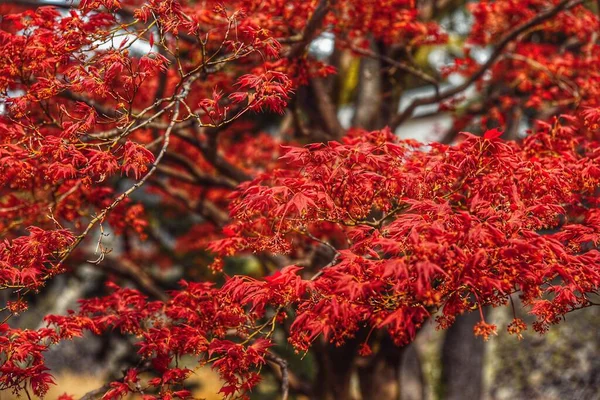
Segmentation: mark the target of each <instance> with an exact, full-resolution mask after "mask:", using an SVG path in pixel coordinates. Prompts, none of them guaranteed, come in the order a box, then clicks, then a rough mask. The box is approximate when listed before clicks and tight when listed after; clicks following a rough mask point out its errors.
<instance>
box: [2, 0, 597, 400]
mask: <svg viewBox="0 0 600 400" xmlns="http://www.w3.org/2000/svg"><path fill="white" fill-rule="evenodd" d="M201 3H202V4H199V3H197V2H186V1H176V0H169V1H157V0H149V1H144V2H140V1H120V0H85V1H81V2H80V4H79V7H78V8H73V9H68V10H66V9H59V8H54V7H50V6H41V7H35V8H34V9H31V8H28V7H27V6H20V5H19V4H18V2H15V5H14V6H12V5H11V6H9V12H6V14H7V15H3V18H2V22H1V23H0V28H1V29H0V53H1V54H2V57H1V58H0V101H1V105H2V109H1V112H0V232H2V237H3V241H2V243H0V290H3V291H5V293H6V298H9V299H10V300H9V301H8V303H7V304H6V306H3V307H2V308H0V312H2V317H1V319H0V390H12V391H13V392H14V393H17V394H19V393H21V392H26V393H27V394H29V392H28V390H29V388H30V389H31V390H32V391H33V393H34V394H35V395H36V396H43V395H44V394H45V393H46V392H47V391H48V390H49V388H50V385H52V384H53V379H52V376H51V375H50V372H49V371H48V369H47V367H46V365H45V362H44V352H46V351H47V350H48V349H49V348H50V347H51V346H53V345H55V344H58V343H59V342H61V341H65V340H70V339H73V338H82V337H84V334H85V333H86V332H88V334H92V335H96V336H101V335H106V334H109V333H111V332H116V333H118V334H119V335H121V336H124V337H128V338H130V339H131V340H132V341H133V342H135V344H136V346H137V355H136V357H137V358H138V360H139V363H138V364H137V365H131V366H130V368H128V369H127V371H126V372H125V373H124V374H123V376H122V377H121V378H120V379H118V380H115V381H113V382H111V383H110V384H109V385H107V386H106V390H104V392H103V393H102V395H103V396H104V397H103V398H105V399H120V398H123V397H125V396H127V395H130V394H141V395H142V396H143V398H144V399H155V398H156V399H158V398H160V399H173V398H181V399H187V398H191V397H192V395H191V392H190V390H189V387H188V386H187V384H188V382H187V381H188V379H189V378H190V376H191V375H192V374H193V373H194V370H195V369H196V368H200V367H204V366H210V367H212V368H213V369H214V370H215V371H216V372H217V373H218V374H219V376H220V377H221V379H222V380H223V383H224V384H223V386H222V389H221V393H222V394H223V397H226V398H247V397H248V395H249V393H250V392H251V391H252V390H253V389H255V388H256V386H257V385H258V383H259V381H260V379H261V373H263V367H265V366H267V365H269V366H271V367H272V366H276V368H277V369H278V371H279V374H280V375H281V381H282V390H283V393H284V397H285V396H287V391H288V389H289V388H288V387H287V386H286V385H288V383H289V382H287V381H288V373H289V371H288V365H287V363H286V362H285V360H282V358H281V357H279V356H278V355H277V354H276V352H277V350H280V349H281V347H284V346H285V345H286V343H289V344H290V346H291V348H293V350H294V351H296V352H297V353H301V354H305V353H306V352H309V351H311V349H312V345H313V344H314V343H315V341H316V340H323V341H324V342H327V343H332V344H334V345H342V344H344V343H345V342H347V341H348V340H349V339H354V338H356V337H365V338H364V340H362V344H361V345H360V350H359V353H360V355H361V356H365V357H366V356H369V355H370V354H371V353H372V351H373V350H372V348H371V344H372V336H373V335H372V333H373V332H376V331H378V332H387V334H389V337H391V338H392V340H393V342H394V343H395V344H397V345H399V346H401V345H405V344H407V343H409V342H411V341H412V340H413V339H414V337H415V335H416V333H417V332H418V331H419V329H420V327H421V326H422V325H423V324H424V323H425V321H427V320H429V319H431V318H435V319H436V321H437V324H438V326H439V327H440V328H447V327H449V326H450V325H451V324H452V323H453V322H454V321H455V319H456V317H457V316H459V315H461V314H463V313H466V312H470V311H478V310H479V311H480V312H481V310H482V308H483V307H485V306H488V305H492V306H500V305H506V304H508V303H511V304H512V302H511V296H513V295H517V294H518V296H520V298H521V300H522V303H523V304H524V306H525V308H526V309H527V311H528V312H529V313H530V314H532V315H533V316H534V317H535V319H536V321H535V322H534V323H533V328H534V329H535V330H536V331H538V332H541V333H543V332H545V331H547V330H548V329H549V327H550V326H551V325H553V324H556V323H558V322H560V321H561V319H562V318H564V315H565V314H567V313H569V312H571V311H574V310H577V309H581V308H584V307H588V306H590V305H592V303H591V301H590V298H589V295H590V294H591V293H595V292H597V290H598V288H599V286H600V253H599V252H598V244H599V243H600V211H599V208H598V206H599V204H600V199H599V194H600V165H599V164H600V146H599V142H600V129H599V123H600V104H598V103H597V102H598V100H597V99H598V98H600V96H599V95H600V79H599V78H600V76H599V75H598V71H597V68H596V66H597V63H598V61H599V60H598V59H597V57H598V54H600V51H598V50H600V49H598V44H597V43H596V42H597V29H598V25H599V20H598V18H597V16H596V15H595V14H594V13H592V12H591V10H590V9H589V7H586V6H585V5H583V4H582V2H581V1H576V0H572V1H550V0H530V1H526V2H522V1H520V2H519V1H514V0H502V1H494V2H491V1H479V2H475V3H473V4H472V5H470V6H469V9H470V12H471V13H472V15H473V17H474V25H473V27H472V30H471V33H470V35H469V37H468V40H467V43H468V46H475V45H480V46H486V45H490V46H496V50H497V53H498V54H496V55H494V54H492V57H491V58H490V59H489V61H487V62H486V63H484V64H483V65H480V64H478V63H477V62H475V60H474V58H472V57H471V51H470V50H471V49H470V48H469V47H467V48H466V51H465V52H464V54H463V56H462V57H461V58H457V59H456V60H455V63H454V66H453V67H451V68H447V70H446V71H445V72H446V73H458V74H462V75H464V76H465V77H467V81H466V82H465V84H463V86H464V87H463V89H461V90H464V89H466V88H467V87H469V86H470V85H471V84H475V87H476V88H477V90H476V91H477V93H478V95H481V94H482V93H485V92H486V91H491V89H490V88H491V87H492V86H494V85H495V86H500V87H501V88H500V89H499V92H497V94H496V95H494V96H491V97H490V98H489V99H487V100H488V101H489V104H488V106H489V107H488V108H487V110H486V111H487V113H486V115H484V116H483V117H482V118H480V119H479V120H477V119H476V118H475V117H476V116H475V115H469V114H468V113H467V115H466V116H463V118H457V120H456V124H455V125H456V126H457V127H459V126H461V124H462V125H465V124H466V123H467V122H472V121H475V120H477V123H478V124H479V126H480V127H483V128H484V129H482V132H484V133H483V135H481V136H476V135H473V134H469V133H463V134H462V135H461V137H460V138H459V140H457V142H456V143H455V144H452V145H448V144H441V143H432V144H427V145H426V144H423V143H419V142H417V141H414V140H403V139H400V138H398V137H397V136H396V135H395V133H394V132H393V131H392V129H389V128H382V129H375V130H364V129H360V128H353V129H350V130H348V131H347V132H346V130H345V129H343V128H341V130H342V131H343V134H344V135H341V134H339V135H337V136H336V133H335V132H336V129H335V127H333V128H331V126H330V125H331V124H330V123H329V122H328V121H327V120H326V119H325V118H321V119H319V118H317V120H318V124H317V125H319V128H320V126H324V128H323V130H325V131H327V130H329V131H328V132H327V135H325V137H321V138H320V139H319V140H311V139H312V136H310V135H311V133H310V132H308V134H307V133H306V132H305V131H306V130H307V129H306V127H305V126H304V125H303V122H304V119H307V118H309V117H311V112H310V110H309V111H307V112H306V115H302V112H301V109H300V106H299V104H300V102H301V99H302V96H306V93H309V97H310V96H312V97H311V100H312V98H317V97H319V95H320V93H319V92H318V90H317V89H318V86H316V85H315V82H322V79H324V78H327V77H331V76H332V75H333V74H334V73H335V72H336V71H335V68H334V67H333V66H331V65H329V64H328V63H327V62H324V61H323V60H316V59H314V58H313V57H312V56H311V55H310V53H309V52H308V51H307V48H308V46H309V45H310V43H311V42H312V41H313V39H315V38H316V37H317V36H318V35H319V34H321V33H322V32H325V31H329V32H330V33H333V35H334V37H335V42H336V43H335V45H336V47H337V49H338V50H340V51H342V50H343V51H350V52H351V53H352V54H354V55H356V54H362V55H364V54H365V53H364V52H365V51H366V50H365V49H370V48H371V44H372V43H374V42H376V43H377V44H378V45H379V46H382V47H384V46H394V45H398V46H400V47H402V48H404V49H408V50H407V51H406V54H404V55H403V57H405V58H406V59H407V60H409V61H410V59H411V57H412V55H411V54H410V53H411V52H412V49H414V48H416V47H418V46H433V45H439V44H443V43H445V42H446V40H447V39H448V35H447V34H446V32H445V30H444V29H443V28H442V27H441V26H440V25H439V24H438V23H437V22H435V20H433V19H431V18H429V17H427V16H425V15H424V13H423V12H422V11H421V10H420V9H419V7H417V4H415V3H416V2H415V1H408V0H394V1H389V0H385V1H384V0H369V1H360V2H356V1H316V0H315V1H306V2H304V1H293V2H290V1H284V0H268V1H251V0H236V1H231V2H227V4H225V5H224V4H221V2H218V1H204V2H201ZM524 3H526V5H524ZM3 7H4V6H3ZM2 12H3V13H4V12H5V10H4V8H3V9H2ZM542 17H544V18H546V19H542ZM512 27H516V30H514V31H511V29H512ZM507 32H508V33H507ZM515 32H516V33H515ZM563 36H567V37H572V38H573V41H572V42H569V43H566V44H565V43H562V44H561V45H559V44H557V42H558V41H557V40H556V38H557V37H563ZM509 44H510V46H509ZM507 46H508V47H509V49H508V50H507V51H506V52H505V53H503V51H504V50H506V48H507ZM368 51H370V50H368ZM367 54H370V53H367ZM582 54H583V55H582ZM380 61H381V60H380ZM388 61H389V58H388ZM391 61H392V63H393V65H394V67H397V68H398V69H399V70H402V71H405V72H407V73H411V74H416V76H417V77H419V79H421V80H425V81H427V82H430V81H431V79H432V78H431V77H429V75H428V74H427V73H426V72H422V71H421V72H418V71H417V69H416V67H413V66H411V65H409V64H410V63H409V64H406V63H403V62H396V61H394V60H391ZM411 62H412V61H411ZM488 64H489V65H488ZM438 86H439V85H438ZM438 86H436V95H435V97H434V98H433V100H432V101H431V102H430V103H439V102H441V101H444V100H447V103H448V104H444V105H443V106H444V107H445V108H446V109H447V110H453V109H455V108H456V107H458V106H457V99H456V97H455V96H454V95H453V94H459V93H460V91H461V90H458V89H451V90H449V91H443V92H439V87H438ZM311 90H312V92H311ZM495 93H496V92H495ZM319 98H320V97H319ZM320 99H321V100H323V99H322V98H320ZM317 100H319V99H317ZM317 100H315V101H316V102H317V103H319V104H317V106H318V107H320V108H323V107H326V106H327V104H326V103H327V102H324V101H320V102H319V101H317ZM428 101H429V100H427V99H425V100H423V99H420V100H419V99H417V100H416V102H415V103H413V104H411V105H410V106H409V107H408V108H407V109H406V110H407V111H403V114H400V115H399V116H398V117H394V118H392V121H391V122H390V125H391V126H392V127H396V126H397V125H398V124H399V123H401V122H402V120H403V119H404V118H405V117H406V118H407V117H410V116H411V115H412V114H411V113H412V112H413V111H414V109H415V107H417V106H418V105H419V104H418V102H421V103H422V104H423V105H425V104H427V102H428ZM311 104H312V103H311ZM547 109H551V110H552V113H551V114H552V116H550V117H547V118H538V120H537V121H536V122H535V123H534V124H533V125H532V126H531V128H532V129H531V130H530V131H528V133H527V134H526V135H525V137H524V138H522V140H520V141H507V140H504V138H503V136H505V133H504V132H502V131H501V130H498V129H487V128H488V125H489V124H490V123H491V122H493V121H496V122H498V123H499V125H500V126H502V125H505V123H507V121H508V120H509V119H510V118H509V116H510V115H513V114H511V113H514V112H515V111H516V110H517V111H518V110H521V111H522V112H528V113H538V112H540V111H542V110H547ZM523 110H524V111H523ZM258 114H266V115H264V116H261V115H258ZM535 115H536V116H537V115H538V114H535ZM334 117H335V116H334ZM261 118H264V119H265V120H267V122H266V123H265V125H267V127H268V129H270V130H272V129H271V128H272V125H273V123H272V121H279V120H280V119H281V120H282V121H283V123H282V126H283V128H281V130H282V132H280V134H273V133H272V132H270V131H269V132H268V133H267V132H265V131H264V129H262V127H260V126H258V128H257V123H256V121H258V120H260V119H261ZM290 121H293V122H290ZM398 121H399V122H398ZM339 130H340V129H337V131H339ZM296 131H297V132H299V134H294V132H296ZM328 138H331V139H335V140H327V139H328ZM307 142H315V143H311V144H306V145H303V144H304V143H307ZM144 200H147V201H144ZM142 203H144V204H142ZM153 206H155V208H159V209H160V210H159V211H158V212H156V210H152V207H153ZM148 208H149V209H148ZM165 221H167V222H169V223H171V225H169V223H166V222H165ZM173 221H175V222H176V223H181V226H183V228H182V227H181V226H177V227H173V226H174V225H175V223H174V222H173ZM161 224H162V225H166V226H167V228H165V231H168V234H165V231H160V232H158V231H157V229H156V226H157V225H161ZM162 225H161V226H162ZM169 229H170V230H169ZM182 231H183V232H182ZM106 232H111V233H112V234H114V235H118V236H119V237H121V238H123V239H122V242H120V243H121V244H122V246H120V247H122V249H117V250H116V251H115V252H114V253H116V255H113V254H111V249H110V246H109V245H108V244H107V243H106V242H105V240H106V236H107V235H109V233H106ZM169 235H171V236H172V237H171V236H169ZM165 237H168V239H167V240H165V239H164V238H165ZM173 238H174V240H171V239H173ZM144 241H145V242H144ZM173 243H174V244H173ZM171 244H172V246H171V247H170V245H171ZM90 249H91V250H90ZM90 253H93V258H94V260H90V257H89V255H90ZM250 256H251V257H253V258H252V259H256V260H259V261H260V263H261V265H262V266H263V267H264V271H261V273H259V274H246V275H235V276H229V275H226V274H221V273H220V272H221V271H222V270H223V269H224V268H226V267H229V266H230V264H231V261H232V260H234V259H240V257H246V259H250ZM190 260H191V262H190ZM86 263H87V264H92V265H94V266H96V267H98V268H100V269H101V268H102V267H103V266H107V268H108V266H112V267H113V271H116V272H118V273H117V274H110V273H109V275H110V276H109V278H108V279H106V280H107V284H106V285H105V286H106V291H107V294H106V295H104V296H98V297H94V298H83V299H81V300H80V301H79V305H78V307H77V309H76V310H74V311H68V312H66V313H64V315H47V316H45V318H44V321H45V323H46V324H47V325H46V327H44V328H41V329H21V328H17V327H16V326H15V325H14V324H13V321H14V319H13V317H14V316H17V315H18V314H20V313H23V312H25V311H26V310H27V308H28V306H29V304H30V303H31V301H32V299H33V298H35V297H36V295H37V294H38V293H39V292H41V291H43V290H44V289H45V288H46V287H47V286H48V285H50V284H52V281H53V278H55V277H56V276H57V275H59V274H64V273H72V272H73V271H76V270H77V269H78V268H79V267H80V266H81V265H82V264H86ZM113 263H116V264H119V263H120V264H122V265H120V267H115V266H114V264H113ZM189 264H192V267H190V265H189ZM147 266H148V267H147ZM154 266H158V267H161V271H162V270H168V269H173V270H177V269H178V268H179V269H185V270H186V271H185V274H186V276H185V278H186V279H184V280H181V281H180V282H179V284H178V286H177V289H174V287H175V285H174V284H170V285H165V287H168V288H169V289H170V290H169V291H167V292H165V291H162V290H161V289H160V288H157V286H156V285H155V283H154V281H153V279H152V276H151V273H150V272H151V271H150V270H151V267H154ZM146 267H147V268H146ZM204 267H206V268H204ZM203 269H212V271H214V272H215V275H214V276H211V277H209V278H206V275H203V274H202V272H201V271H202V270H203ZM199 271H200V272H199ZM212 271H211V272H212ZM104 272H106V271H104ZM123 275H124V276H125V277H126V278H128V279H130V280H131V281H132V282H134V283H135V285H136V287H137V288H135V289H134V288H131V287H128V286H127V285H123V284H121V283H123V282H124V281H123V280H121V281H120V282H119V283H120V285H119V284H116V283H114V282H112V281H119V277H122V276H123ZM257 275H261V276H257ZM215 276H216V278H215ZM213 281H217V283H215V282H213ZM99 290H104V289H99ZM151 297H152V298H151ZM506 328H507V330H508V332H509V333H512V334H515V335H517V336H520V335H521V333H522V332H523V331H525V330H526V329H528V324H527V323H526V322H525V321H524V320H523V319H520V318H517V317H516V315H515V319H514V320H513V321H511V322H510V323H509V324H508V326H507V327H506ZM496 330H497V327H496V326H495V325H494V324H492V323H490V322H488V321H486V320H485V319H484V314H483V312H481V321H480V322H479V323H478V324H477V325H476V326H475V328H474V333H475V334H476V335H478V336H482V337H483V338H484V339H488V337H490V336H491V335H494V334H495V333H496ZM360 331H366V332H367V335H366V336H364V335H362V336H361V335H359V334H358V333H359V332H360ZM83 340H85V339H83ZM186 357H187V359H192V360H193V365H187V364H186V365H185V366H184V365H183V364H180V360H182V359H183V358H186ZM61 398H65V399H67V398H70V397H69V396H68V395H66V394H65V395H64V396H62V397H61Z"/></svg>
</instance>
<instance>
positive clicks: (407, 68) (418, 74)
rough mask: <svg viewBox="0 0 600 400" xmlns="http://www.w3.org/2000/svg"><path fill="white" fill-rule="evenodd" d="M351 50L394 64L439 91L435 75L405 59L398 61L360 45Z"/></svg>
mask: <svg viewBox="0 0 600 400" xmlns="http://www.w3.org/2000/svg"><path fill="white" fill-rule="evenodd" d="M351 50H352V51H353V52H355V53H358V54H360V55H363V56H365V57H371V58H376V59H379V60H381V61H385V62H386V63H388V64H390V65H393V66H394V67H396V68H398V69H399V70H401V71H404V72H406V73H408V74H411V75H413V76H415V77H417V78H419V79H421V80H422V81H424V82H427V83H430V84H432V85H433V86H434V87H435V88H436V91H439V82H438V80H437V79H436V78H435V77H433V76H431V75H429V74H427V73H426V72H424V71H421V70H419V69H417V68H415V67H413V66H411V65H409V64H407V63H405V62H403V61H397V60H394V59H393V58H391V57H388V56H386V55H384V54H378V53H376V52H374V51H372V50H366V49H361V48H358V47H351Z"/></svg>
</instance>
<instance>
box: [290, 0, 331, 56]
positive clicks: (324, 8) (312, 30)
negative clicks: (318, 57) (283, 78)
mask: <svg viewBox="0 0 600 400" xmlns="http://www.w3.org/2000/svg"><path fill="white" fill-rule="evenodd" d="M333 3H335V1H334V0H321V1H320V2H319V4H318V5H317V8H315V12H314V13H313V14H312V15H311V17H310V19H309V20H308V22H307V23H306V27H305V28H304V32H302V39H301V40H300V41H299V42H298V43H295V44H294V45H293V46H292V47H291V48H290V51H289V52H288V54H287V58H289V59H292V58H296V57H299V56H301V55H302V54H303V53H304V51H305V50H306V47H307V46H308V45H309V44H310V42H312V41H313V39H314V38H315V36H317V33H318V32H319V28H321V26H322V25H323V20H324V19H325V16H326V15H327V13H328V12H329V10H331V6H332V4H333Z"/></svg>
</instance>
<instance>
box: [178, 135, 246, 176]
mask: <svg viewBox="0 0 600 400" xmlns="http://www.w3.org/2000/svg"><path fill="white" fill-rule="evenodd" d="M173 134H174V135H175V136H177V137H178V138H180V139H183V140H184V141H186V142H187V143H189V144H191V145H192V146H194V147H196V148H197V149H198V150H200V151H201V152H202V155H203V156H204V158H205V159H206V161H208V162H210V163H211V164H212V165H213V166H214V167H215V168H216V169H217V171H219V172H220V173H221V174H223V175H225V176H227V177H228V178H231V179H233V180H234V181H236V182H243V181H249V180H250V179H252V177H251V176H250V175H248V174H247V173H245V172H244V171H242V170H241V169H239V168H238V167H236V166H235V165H233V164H231V163H229V162H228V161H227V160H225V159H224V158H223V157H221V156H220V155H219V154H218V153H217V149H216V148H215V147H214V146H211V145H208V144H206V143H202V142H200V141H199V140H198V139H196V138H195V137H193V136H191V135H189V134H188V133H186V132H185V131H183V130H180V129H176V130H174V131H173Z"/></svg>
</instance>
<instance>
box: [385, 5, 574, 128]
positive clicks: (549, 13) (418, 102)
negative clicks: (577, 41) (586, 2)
mask: <svg viewBox="0 0 600 400" xmlns="http://www.w3.org/2000/svg"><path fill="white" fill-rule="evenodd" d="M581 3H583V0H576V1H573V2H572V0H562V1H561V2H560V3H558V4H557V5H556V6H554V7H552V8H550V9H548V10H546V11H542V12H540V13H539V14H537V15H536V16H535V17H533V18H532V19H530V20H529V21H527V22H525V23H523V24H521V25H519V26H517V27H516V28H514V29H513V30H511V31H509V32H508V33H507V34H506V35H504V36H503V37H502V39H501V40H500V42H499V43H498V45H497V46H496V48H495V50H494V52H493V53H492V55H491V56H490V58H489V59H488V60H487V61H486V62H485V63H484V64H483V65H482V66H481V67H479V69H478V70H477V71H476V72H475V73H474V74H473V75H471V76H470V77H469V79H467V80H466V81H465V82H463V83H462V84H460V85H458V86H455V87H453V88H451V89H448V90H446V91H444V92H442V93H436V94H434V95H433V96H428V97H421V98H417V99H414V100H413V101H412V102H411V103H410V104H409V106H408V107H407V108H406V110H404V111H403V112H402V113H400V114H397V115H396V116H395V117H394V118H393V119H392V121H391V122H390V128H391V129H392V130H393V131H394V130H396V129H397V128H398V127H399V126H400V125H401V124H402V123H403V122H404V121H406V120H407V119H409V118H410V117H411V116H412V114H413V112H414V111H415V109H416V108H417V107H419V106H423V105H427V104H434V103H438V102H440V101H442V100H445V99H447V98H450V97H452V96H455V95H457V94H459V93H461V92H463V91H464V90H466V89H467V88H468V87H469V86H471V85H472V84H473V83H474V82H476V81H477V80H479V79H480V78H481V77H483V75H484V74H485V73H486V72H487V71H488V70H489V69H490V68H491V67H492V66H493V65H494V64H495V63H496V61H497V60H498V59H499V58H500V56H502V54H503V52H504V49H505V48H506V47H507V46H508V45H509V44H510V43H511V42H512V41H513V40H515V39H516V38H517V37H518V36H519V35H521V34H522V33H524V32H526V31H528V30H529V29H531V28H533V27H535V26H536V25H539V24H541V23H543V22H545V21H546V20H548V19H550V18H553V17H554V16H556V15H557V14H558V13H559V12H561V11H563V10H565V9H568V8H572V7H574V6H576V5H579V4H581Z"/></svg>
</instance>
